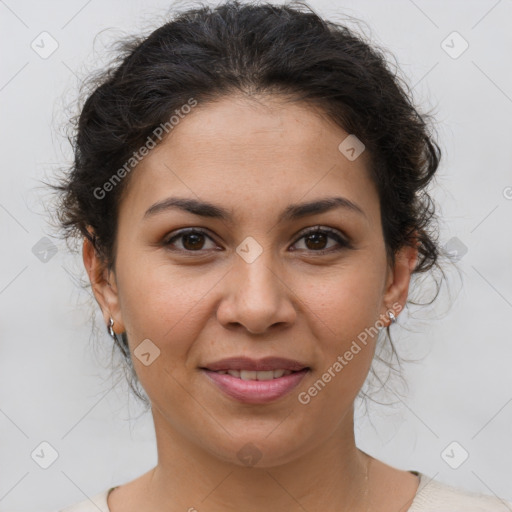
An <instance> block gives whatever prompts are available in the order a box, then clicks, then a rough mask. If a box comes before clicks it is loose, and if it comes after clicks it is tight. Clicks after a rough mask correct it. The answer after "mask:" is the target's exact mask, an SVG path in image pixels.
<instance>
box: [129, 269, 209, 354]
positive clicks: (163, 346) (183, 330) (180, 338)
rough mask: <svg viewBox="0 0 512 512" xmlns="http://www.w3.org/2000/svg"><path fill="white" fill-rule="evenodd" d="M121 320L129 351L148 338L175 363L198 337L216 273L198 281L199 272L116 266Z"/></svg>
mask: <svg viewBox="0 0 512 512" xmlns="http://www.w3.org/2000/svg"><path fill="white" fill-rule="evenodd" d="M119 277H120V282H122V283H123V286H122V289H120V298H121V299H122V300H121V309H122V312H123V320H124V323H125V326H126V329H127V331H128V333H129V336H130V344H131V345H132V350H133V349H135V348H136V346H137V345H138V344H139V343H140V342H141V341H142V340H144V339H146V338H149V339H150V340H151V341H152V342H153V343H154V344H155V345H156V346H157V347H159V349H160V350H161V355H162V356H164V355H165V354H166V353H167V352H171V354H170V356H171V357H170V359H172V360H173V361H177V360H178V359H180V357H181V356H182V355H183V354H185V353H186V351H187V350H188V349H189V347H190V345H191V344H192V343H193V342H194V340H195V339H197V338H198V337H199V335H200V332H201V329H202V328H203V325H204V321H205V320H204V315H205V314H207V312H206V311H205V305H206V303H207V298H208V291H209V290H211V289H212V288H214V286H215V283H216V282H217V281H218V276H217V274H216V273H205V274H202V275H201V276H200V277H199V278H198V269H197V268H195V269H193V268H189V269H186V268H185V267H176V266H174V267H173V266H172V265H169V264H158V263H151V264H148V262H147V261H146V262H145V263H144V261H140V262H138V263H137V262H133V261H132V262H131V263H130V265H129V266H128V265H126V266H123V265H122V264H121V262H119Z"/></svg>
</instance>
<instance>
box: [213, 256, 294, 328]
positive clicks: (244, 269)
mask: <svg viewBox="0 0 512 512" xmlns="http://www.w3.org/2000/svg"><path fill="white" fill-rule="evenodd" d="M235 258H236V259H235V262H234V263H233V267H232V268H231V271H230V272H229V274H228V275H227V276H226V278H225V280H224V282H225V283H226V284H225V290H224V291H223V293H224V294H223V298H222V300H221V302H220V304H219V307H218V309H217V319H218V321H219V322H220V323H221V324H222V325H223V326H224V327H226V328H228V329H233V328H239V327H240V326H243V327H244V328H245V329H246V330H247V331H248V332H250V333H251V334H264V333H267V332H268V330H269V329H270V328H274V329H275V328H278V326H279V327H281V328H284V327H285V326H290V325H292V323H293V322H294V321H295V317H296V309H295V307H294V302H295V300H294V294H293V292H292V289H291V283H289V282H288V283H287V282H286V276H285V275H284V272H283V268H282V265H279V263H278V262H276V261H275V258H273V257H272V254H271V252H270V251H263V252H262V254H260V256H259V257H258V258H257V259H256V260H255V261H253V262H251V263H248V262H247V261H245V260H244V259H243V258H241V257H239V256H238V255H236V256H235Z"/></svg>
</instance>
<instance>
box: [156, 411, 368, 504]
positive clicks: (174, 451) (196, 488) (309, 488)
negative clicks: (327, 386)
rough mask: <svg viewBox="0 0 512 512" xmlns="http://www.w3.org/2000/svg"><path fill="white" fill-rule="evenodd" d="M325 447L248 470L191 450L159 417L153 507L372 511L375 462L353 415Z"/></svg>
mask: <svg viewBox="0 0 512 512" xmlns="http://www.w3.org/2000/svg"><path fill="white" fill-rule="evenodd" d="M346 416H347V417H346V419H344V420H343V421H342V422H341V423H340V424H339V428H338V429H337V430H336V431H334V432H333V434H332V435H331V436H329V437H328V438H327V439H325V441H324V442H323V443H321V444H320V445H318V444H317V445H312V447H311V449H309V450H308V451H305V452H301V454H300V455H298V456H296V457H293V456H290V457H289V459H288V460H287V461H285V462H282V463H278V464H273V465H268V464H267V465H265V466H261V467H260V465H259V464H258V463H256V464H255V465H253V466H244V465H243V464H236V463H233V462H230V461H225V460H222V459H221V457H219V456H215V455H214V454H212V453H211V452H208V451H206V450H205V449H204V448H202V447H200V446H198V444H197V443H192V442H191V441H190V440H189V439H188V438H187V437H186V435H182V434H180V433H179V432H177V431H176V430H175V429H170V428H169V424H168V423H166V422H165V419H164V418H163V417H162V416H160V415H159V413H158V411H155V410H154V411H153V417H154V422H155V431H156V435H157V448H158V464H157V466H156V467H155V468H154V469H153V470H152V471H151V472H150V474H149V480H148V485H147V495H148V496H151V508H152V509H153V510H155V511H157V512H159V511H164V510H169V507H170V506H172V508H173V509H175V510H188V511H190V512H194V511H195V510H197V511H198V512H201V510H208V511H211V512H220V511H222V512H226V511H235V510H244V512H256V511H258V512H260V511H261V510H265V509H268V508H269V506H271V509H272V510H287V511H289V512H304V510H323V511H324V512H330V511H333V512H334V511H336V512H341V511H349V510H350V511H351V512H366V510H367V503H368V496H367V495H366V492H367V489H368V481H367V469H368V463H369V460H370V458H369V456H368V455H366V454H365V453H364V452H362V451H360V450H359V449H358V448H357V447H356V445H355V439H354V431H353V410H352V411H351V413H350V414H347V415H346Z"/></svg>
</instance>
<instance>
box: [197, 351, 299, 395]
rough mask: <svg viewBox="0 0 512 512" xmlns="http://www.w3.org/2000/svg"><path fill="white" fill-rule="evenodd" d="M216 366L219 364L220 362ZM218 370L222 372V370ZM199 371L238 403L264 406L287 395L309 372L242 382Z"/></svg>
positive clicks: (225, 375) (204, 369)
mask: <svg viewBox="0 0 512 512" xmlns="http://www.w3.org/2000/svg"><path fill="white" fill-rule="evenodd" d="M288 361H289V360H288ZM218 364H220V361H219V363H218ZM267 366H268V363H267ZM280 368H283V366H280ZM219 369H220V370H223V369H224V368H219ZM230 369H234V368H230ZM267 369H277V368H267ZM201 371H202V372H203V373H204V374H205V375H206V376H207V377H208V379H209V380H210V382H213V383H214V384H215V385H216V386H217V387H218V388H219V389H220V390H221V391H223V392H224V393H225V394H226V395H228V396H229V397H231V398H234V399H235V400H237V401H238V402H242V403H246V404H264V403H268V402H272V401H274V400H277V399H279V398H281V397H283V396H285V395H286V394H288V393H289V392H290V391H291V390H292V389H294V388H295V387H296V386H298V385H299V383H300V381H301V380H302V379H303V378H304V376H305V375H306V374H307V373H308V372H309V368H303V369H302V370H298V371H295V372H294V373H291V374H290V375H283V376H282V377H279V378H277V379H272V380H242V379H239V378H237V377H232V376H231V375H229V374H222V373H216V371H213V370H209V369H207V368H201ZM256 371H257V370H256ZM262 371H264V370H262Z"/></svg>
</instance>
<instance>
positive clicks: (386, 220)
mask: <svg viewBox="0 0 512 512" xmlns="http://www.w3.org/2000/svg"><path fill="white" fill-rule="evenodd" d="M75 142H76V144H75V163H74V167H73V169H72V172H71V173H70V174H69V176H68V177H67V178H66V179H65V180H64V182H63V183H62V184H61V185H60V187H59V190H60V192H61V193H62V202H61V208H60V209H59V215H60V220H61V223H62V226H63V228H64V229H65V232H66V236H73V235H79V236H83V260H84V264H85V267H86V270H87V273H88V276H89V279H90V282H91V286H92V289H93V291H94V294H95V297H96V300H97V302H98V304H99V306H100V308H101V311H102V313H103V317H104V320H105V323H106V325H107V327H108V331H109V333H110V335H111V336H112V338H113V340H114V341H115V343H116V344H117V345H118V347H119V348H120V349H121V350H122V351H123V353H124V354H125V357H126V363H127V365H128V368H130V369H131V370H132V372H133V379H134V380H133V382H132V384H133V387H134V390H135V391H136V392H137V388H136V386H137V384H138V383H140V385H141V386H142V388H143V393H142V394H140V396H141V398H143V399H145V398H146V397H145V396H143V394H145V395H146V396H147V400H148V402H149V403H150V404H151V412H152V415H153V420H154V425H155V432H156V439H157V450H158V464H157V465H156V467H155V468H153V469H152V470H150V471H148V472H147V473H145V474H143V475H141V476H140V477H138V478H136V479H135V480H133V481H130V482H127V483H124V484H122V485H119V486H117V487H114V488H111V489H107V490H105V491H104V492H102V493H100V494H98V495H96V496H95V497H94V498H93V500H92V501H93V502H94V503H93V502H91V501H90V500H87V501H84V502H81V503H79V504H76V505H74V506H73V507H68V508H66V509H65V510H66V512H70V511H72V510H73V511H80V512H85V511H93V510H97V508H98V507H99V508H100V509H101V510H105V511H110V512H131V511H141V510H151V511H152V512H164V511H169V510H173V511H178V510H188V511H196V510H197V511H208V512H217V511H235V510H237V511H238V510H242V511H244V512H256V511H261V510H267V509H270V510H286V511H291V512H295V511H304V510H308V511H319V510H322V511H333V512H334V511H337V512H339V511H351V512H367V511H377V510H378V511H379V512H387V511H389V512H391V511H406V510H408V511H411V512H417V511H426V510H436V511H454V510H464V511H466V512H467V511H472V510H473V511H476V510H484V509H485V510H486V511H498V510H507V509H506V508H505V506H506V505H505V502H504V501H502V500H499V499H497V498H491V497H490V496H482V495H476V494H471V493H469V492H466V491H464V490H462V489H456V488H453V487H450V486H447V485H444V484H442V483H440V482H438V481H436V480H432V479H431V478H429V477H428V476H427V475H425V474H422V473H420V472H418V471H413V470H410V471H404V470H399V469H397V468H394V467H391V466H389V465H387V464H385V463H383V462H382V461H379V460H377V459H375V458H373V457H371V456H370V455H368V454H367V453H365V452H363V451H362V450H360V449H359V448H358V447H357V446H356V443H355V438H354V401H355V399H356V397H357V396H358V393H359V392H360V390H361V387H362V385H363V383H364V382H365V380H366V378H367V375H368V372H369V370H370V367H371V363H372V359H373V357H374V354H375V348H376V346H377V341H378V340H379V339H381V338H382V336H383V335H384V334H386V331H387V334H388V336H389V326H390V325H391V324H392V323H393V322H394V321H396V319H397V317H398V316H399V314H400V312H401V311H402V309H403V308H404V307H405V305H406V302H407V298H408V294H409V283H410V279H411V277H412V275H414V274H418V273H422V272H428V271H431V270H432V269H433V268H434V267H436V266H437V265H438V259H439V255H440V248H439V247H438V245H437V243H436V238H435V234H434V233H435V226H434V225H433V222H434V210H433V207H432V202H431V200H430V197H429V195H428V193H427V192H426V187H427V186H428V185H429V183H430V182H431V180H432V178H433V176H434V174H435V172H436V170H437V168H438V164H439V159H440V150H439V147H438V145H437V144H436V142H435V141H434V140H433V139H432V138H431V136H430V134H429V127H428V124H427V117H426V116H425V115H420V114H419V113H418V112H417V110H416V109H415V107H414V106H413V104H412V101H411V99H410V98H409V97H408V95H407V94H406V92H405V89H404V87H403V86H402V85H400V83H399V82H398V80H397V78H396V77H395V76H394V75H393V73H392V72H391V71H390V70H389V69H388V67H387V65H386V62H385V59H384V57H383V55H382V54H381V53H379V51H378V50H376V49H375V48H372V47H370V46H369V45H368V44H367V43H366V42H364V41H363V40H362V39H361V38H360V37H358V36H357V35H355V34H354V33H353V32H351V31H350V30H349V29H348V28H346V27H343V26H341V25H336V24H333V23H331V22H328V21H324V20H322V19H320V18H319V17H318V16H317V15H316V14H314V13H313V12H312V11H311V10H310V9H308V8H306V9H301V8H300V6H291V5H288V6H274V5H270V4H261V5H250V4H240V3H238V2H229V3H226V4H223V5H220V6H218V7H217V8H214V9H212V8H201V9H195V10H190V11H188V12H184V13H182V14H180V15H179V16H177V17H176V18H175V19H174V20H173V21H171V22H169V23H166V24H165V25H163V26H161V27H160V28H159V29H157V30H156V31H154V32H153V33H152V34H151V35H150V36H149V37H147V38H146V39H143V40H134V41H132V42H130V43H129V44H127V45H125V47H124V52H123V53H122V55H121V59H120V62H119V63H118V64H117V65H116V66H115V67H114V68H113V69H111V70H107V72H105V74H104V75H103V77H102V78H99V79H97V82H95V88H94V90H93V91H92V93H91V94H90V96H89V97H88V99H87V101H86V102H85V104H84V106H83V109H82V111H81V114H80V118H79V122H78V126H77V134H76V141H75ZM388 342H389V343H391V339H389V340H388ZM510 505H512V504H510Z"/></svg>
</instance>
